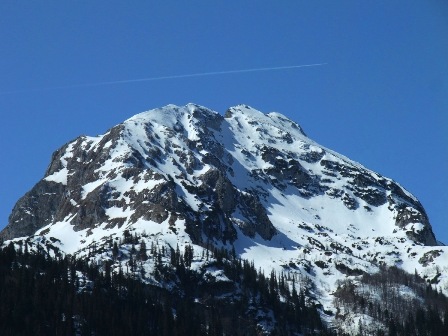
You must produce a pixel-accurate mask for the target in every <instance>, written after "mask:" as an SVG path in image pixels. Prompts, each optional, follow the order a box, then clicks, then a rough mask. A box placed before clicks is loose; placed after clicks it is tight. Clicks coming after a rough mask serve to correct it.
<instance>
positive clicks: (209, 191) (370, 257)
mask: <svg viewBox="0 0 448 336" xmlns="http://www.w3.org/2000/svg"><path fill="white" fill-rule="evenodd" d="M0 237H1V239H3V240H5V241H6V242H5V243H4V245H5V246H6V245H8V244H10V243H11V242H12V243H13V244H14V245H15V246H16V247H17V248H19V245H20V246H23V244H25V245H26V247H27V249H28V248H29V249H30V250H32V251H38V250H39V251H46V253H48V255H50V256H53V257H55V256H56V257H57V256H64V255H72V256H75V257H77V258H79V259H83V260H88V261H91V262H95V264H97V265H98V266H99V267H100V269H104V267H105V265H106V264H108V263H110V266H111V270H112V272H118V271H119V270H122V269H123V270H126V272H127V273H129V274H133V275H134V276H136V277H139V278H140V280H141V281H143V282H145V283H148V284H152V285H157V286H159V287H163V288H168V289H170V288H173V286H175V285H176V281H174V280H172V279H171V280H170V281H168V280H167V278H166V277H165V278H164V277H163V276H162V277H160V274H159V275H157V274H156V272H154V270H155V269H156V268H157V265H156V264H157V263H159V264H163V265H166V266H167V267H168V266H169V265H172V263H171V264H170V260H171V261H172V258H173V255H174V253H175V252H174V251H176V250H177V251H180V252H179V253H180V254H182V256H184V257H185V258H186V259H187V261H188V262H187V264H188V267H189V269H191V270H192V271H195V272H197V273H198V274H201V276H202V277H203V280H204V279H208V280H207V281H210V282H212V283H221V284H225V283H228V282H231V280H230V279H229V277H228V276H227V275H226V274H225V272H224V271H223V270H217V269H216V268H214V267H212V266H211V264H210V259H209V257H208V255H209V251H217V250H222V251H227V254H225V255H227V256H229V255H233V257H234V258H236V257H237V258H241V259H242V260H247V261H250V262H253V265H254V267H255V269H259V270H261V271H262V272H264V273H265V274H277V276H278V277H280V275H281V277H282V278H283V276H284V277H285V278H286V279H287V280H286V282H287V284H288V286H289V287H291V286H297V287H298V288H299V287H300V288H305V287H306V289H307V295H308V300H309V302H310V303H312V304H314V305H315V306H316V307H319V309H320V311H321V313H322V316H323V318H324V320H326V321H327V323H328V324H329V325H335V326H337V327H338V328H340V330H345V331H346V332H348V333H351V332H352V331H351V329H350V328H351V327H352V326H353V325H356V326H359V325H363V323H368V321H371V319H373V320H375V318H373V317H372V316H370V315H369V314H367V313H362V314H361V313H357V314H351V315H350V316H348V315H347V309H348V308H347V307H346V306H345V308H344V307H342V306H343V305H341V300H342V299H341V297H343V296H342V295H341V293H344V289H347V288H349V286H350V285H354V286H355V287H356V288H357V289H356V290H358V291H359V290H361V289H363V288H364V289H365V288H368V286H372V284H371V283H368V282H367V281H368V280H366V279H370V278H368V276H371V277H374V276H375V274H384V272H387V271H386V269H387V268H388V267H393V269H398V270H401V271H406V272H408V273H411V274H415V277H418V278H419V279H423V280H422V281H423V283H425V284H427V285H431V286H432V288H433V289H437V290H439V291H441V292H443V293H444V294H448V277H447V275H446V270H447V266H448V253H447V248H446V247H445V246H439V245H440V244H438V242H437V240H436V238H435V236H434V234H433V232H432V229H431V225H430V223H429V220H428V216H427V215H426V213H425V210H424V208H423V206H422V205H421V204H420V202H419V201H418V200H417V199H416V198H415V197H414V196H413V195H412V194H410V193H409V192H408V191H407V190H406V189H404V188H403V187H402V186H400V185H399V184H398V183H397V182H395V181H393V180H391V179H389V178H386V177H383V176H381V175H380V174H378V173H375V172H373V171H371V170H369V169H367V168H365V167H363V166H362V165H361V164H359V163H356V162H354V161H351V160H350V159H348V158H346V157H344V156H342V155H340V154H338V153H336V152H334V151H332V150H330V149H327V148H324V147H323V146H320V145H319V144H317V143H316V142H314V141H313V140H311V139H310V138H308V137H307V135H306V134H305V133H304V131H303V130H302V128H301V127H300V126H299V125H298V124H297V123H295V122H294V121H292V120H290V119H288V118H287V117H285V116H284V115H282V114H280V113H276V112H271V113H268V114H263V113H262V112H260V111H257V110H256V109H253V108H251V107H249V106H246V105H239V106H235V107H231V108H229V109H228V110H227V111H226V112H225V114H224V115H221V114H219V113H217V112H214V111H212V110H210V109H207V108H205V107H202V106H199V105H195V104H188V105H186V106H183V107H179V106H174V105H168V106H165V107H162V108H159V109H154V110H150V111H147V112H143V113H140V114H137V115H135V116H133V117H132V118H130V119H128V120H126V121H125V122H123V123H122V124H120V125H117V126H115V127H113V128H111V129H110V130H109V131H107V132H106V133H105V134H104V135H100V136H96V137H89V136H81V137H79V138H77V139H75V140H73V141H71V142H69V143H68V144H66V145H64V146H63V147H61V148H60V149H59V150H57V151H56V152H55V153H54V154H53V156H52V159H51V162H50V165H49V167H48V169H47V171H46V172H45V176H44V178H43V179H42V180H40V181H39V182H38V183H37V184H36V185H35V186H34V187H33V188H32V189H31V190H30V191H29V192H28V193H26V194H25V195H24V196H23V197H22V198H21V199H20V200H19V201H18V202H17V204H16V205H15V207H14V209H13V211H12V213H11V215H10V217H9V223H8V225H7V226H6V227H5V229H4V230H3V231H2V232H1V233H0ZM156 249H157V250H159V249H161V250H162V251H163V253H162V256H159V257H158V258H156V257H155V255H154V251H155V250H156ZM139 255H140V256H141V255H144V256H145V257H144V258H138V259H139V265H140V266H139V267H140V269H141V270H143V271H142V272H138V271H137V270H136V269H135V267H129V266H130V265H131V266H132V263H133V262H134V261H135V260H136V259H137V256H139ZM170 258H171V259H170ZM272 272H273V273H272ZM397 272H398V271H397ZM361 277H363V279H364V280H365V281H366V282H363V281H359V279H360V278H361ZM401 277H402V278H405V276H404V275H403V276H401ZM394 279H395V278H394ZM347 281H348V282H347ZM369 281H370V280H369ZM396 285H397V288H398V289H400V288H401V289H400V291H401V292H400V293H399V294H397V296H398V297H401V298H402V297H405V296H406V295H411V296H413V297H415V298H419V296H420V295H421V294H419V293H418V290H417V289H416V288H417V287H418V286H417V287H415V288H414V287H412V286H411V285H409V284H408V286H405V285H401V284H399V283H397V284H396ZM366 286H367V287H366ZM400 286H405V287H400ZM370 288H371V287H370ZM351 293H352V294H353V293H355V289H353V290H352V292H351ZM357 293H358V292H357ZM347 295H348V294H347V293H346V295H345V297H348V296H347ZM357 295H358V296H359V295H360V294H359V293H358V294H357ZM361 296H362V295H361ZM382 299H383V298H382V297H381V296H380V294H378V295H377V298H370V300H373V302H375V300H377V301H381V300H382ZM417 301H418V300H417ZM422 302H423V301H422ZM344 309H345V313H344ZM341 316H343V318H341ZM376 320H377V322H376V323H377V324H374V323H373V322H372V323H371V324H372V325H376V326H377V327H378V328H380V329H381V328H382V326H381V323H383V322H381V321H379V319H378V318H377V319H376ZM378 321H379V322H378Z"/></svg>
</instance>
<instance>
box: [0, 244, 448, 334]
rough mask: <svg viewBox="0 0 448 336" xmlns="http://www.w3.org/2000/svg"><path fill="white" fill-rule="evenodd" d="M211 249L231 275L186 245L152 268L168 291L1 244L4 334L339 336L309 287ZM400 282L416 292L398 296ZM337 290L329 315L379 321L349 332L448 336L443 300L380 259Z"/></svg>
mask: <svg viewBox="0 0 448 336" xmlns="http://www.w3.org/2000/svg"><path fill="white" fill-rule="evenodd" d="M136 253H137V252H136ZM157 253H159V255H160V253H161V251H159V252H156V254H157ZM167 253H168V252H167ZM211 253H212V256H211V257H212V258H213V260H214V261H213V263H214V264H213V267H215V268H216V269H219V270H222V271H223V272H224V274H225V275H226V276H227V278H228V279H229V280H230V281H227V282H204V281H203V280H201V277H202V276H203V274H202V275H201V274H199V273H198V272H197V271H193V270H191V268H190V265H191V256H192V250H191V249H190V248H189V247H187V248H186V249H185V252H184V253H180V252H179V250H178V249H177V250H174V249H172V250H171V251H169V254H170V255H171V262H170V264H169V265H166V264H163V263H158V264H157V265H156V269H155V270H154V274H155V275H156V276H157V277H158V278H159V280H161V281H162V282H163V281H164V282H170V281H172V280H173V279H176V281H175V282H176V284H177V285H176V286H175V287H173V288H171V289H170V290H167V289H164V288H161V287H160V286H154V285H150V284H145V283H144V282H142V281H141V279H140V278H137V277H135V276H129V275H126V274H129V273H127V272H123V271H122V270H121V269H120V270H119V271H118V272H116V271H112V270H111V265H110V264H109V263H105V264H103V265H102V266H98V265H94V264H93V263H91V262H87V261H85V260H80V259H76V258H73V257H70V256H66V257H56V258H50V257H49V255H48V253H46V252H44V250H40V251H38V252H37V253H36V252H33V253H30V252H29V251H28V249H27V245H26V244H25V248H20V249H17V248H16V247H15V246H14V244H10V245H9V246H7V247H5V248H3V249H2V250H0V330H1V335H14V336H16V335H89V336H90V335H261V334H269V335H346V334H344V333H343V332H342V331H341V329H340V328H338V327H337V322H336V323H332V324H330V325H325V324H324V323H323V321H322V319H321V316H323V315H327V314H328V315H331V312H326V311H322V309H321V307H319V306H318V305H315V304H313V303H312V300H310V297H312V293H310V291H309V290H310V288H307V287H306V286H304V287H303V288H295V287H294V286H293V287H292V289H291V287H290V286H288V281H289V280H291V279H286V278H285V276H284V275H282V274H276V273H274V272H272V273H271V274H270V275H265V274H264V273H262V272H261V271H259V270H256V269H255V267H254V265H253V263H250V262H248V261H246V260H241V259H238V258H236V257H235V256H234V255H233V254H232V253H229V252H228V251H227V250H225V249H212V252H211ZM135 265H136V263H135V262H134V263H133V264H131V267H137V266H135ZM135 273H138V271H137V272H135ZM400 286H406V287H407V288H410V289H412V290H413V291H414V293H417V294H418V297H406V296H403V295H400V294H399V293H398V292H397V291H396V289H397V288H400ZM372 295H377V296H380V297H383V298H385V299H384V300H382V301H374V300H371V299H370V298H371V297H372ZM334 297H335V307H336V310H337V312H336V315H333V316H328V315H327V317H330V319H331V318H334V320H335V321H342V320H343V319H344V318H345V316H344V314H346V313H347V312H350V313H356V314H366V315H368V316H372V317H374V318H375V320H377V321H380V322H381V323H382V326H383V327H378V328H377V329H373V330H374V332H373V333H372V326H366V325H363V324H360V325H359V328H358V330H357V331H356V333H355V334H354V335H356V336H363V335H369V336H370V335H378V336H385V335H390V336H401V335H402V336H407V335H418V336H446V335H448V298H447V297H446V296H444V295H443V294H441V293H440V292H438V291H437V290H434V289H433V288H432V287H431V286H430V284H428V283H427V281H425V280H424V279H422V278H420V277H419V276H418V275H416V274H414V275H412V274H408V273H405V272H404V271H402V270H400V269H398V268H386V267H383V268H381V271H380V272H378V273H376V274H364V275H362V276H361V277H360V278H359V281H358V283H357V285H356V286H355V285H354V284H353V283H352V282H350V281H348V280H344V281H341V282H340V284H339V286H338V289H337V291H336V292H335V293H334ZM350 335H353V333H350Z"/></svg>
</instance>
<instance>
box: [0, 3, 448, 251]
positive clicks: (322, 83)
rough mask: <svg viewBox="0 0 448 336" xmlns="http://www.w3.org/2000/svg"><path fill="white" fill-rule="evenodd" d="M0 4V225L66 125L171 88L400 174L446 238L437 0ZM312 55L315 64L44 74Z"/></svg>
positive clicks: (167, 93)
mask: <svg viewBox="0 0 448 336" xmlns="http://www.w3.org/2000/svg"><path fill="white" fill-rule="evenodd" d="M0 13H1V15H0V43H1V48H0V74H1V76H0V113H1V117H2V131H1V132H0V141H1V146H0V155H1V156H0V157H1V162H2V163H1V174H0V186H1V189H0V228H1V227H3V226H4V225H6V223H7V217H8V215H9V213H10V211H11V209H12V207H13V205H14V203H15V202H16V200H17V199H18V198H19V197H20V196H22V195H23V194H24V193H25V192H26V191H28V190H29V189H30V188H31V187H32V186H33V185H34V184H35V183H36V182H37V181H38V180H39V179H40V178H42V176H43V174H44V171H45V169H46V167H47V165H48V164H49V162H50V157H51V154H52V152H53V151H54V150H56V149H57V148H59V147H60V146H62V145H63V144H64V143H66V142H68V141H69V140H72V139H74V138H75V137H77V136H79V135H81V134H86V135H96V134H101V133H103V132H105V131H106V130H107V129H108V128H109V127H112V126H114V125H115V124H118V123H120V122H122V121H124V120H125V119H127V118H129V117H131V116H132V115H134V114H136V113H138V112H142V111H144V110H148V109H151V108H155V107H159V106H163V105H166V104H169V103H173V104H178V105H184V104H186V103H188V102H194V103H197V104H201V105H204V106H207V107H210V108H212V109H215V110H217V111H220V112H224V111H225V110H226V109H227V108H228V107H230V106H233V105H236V104H240V103H244V104H248V105H251V106H253V107H255V108H258V109H259V110H261V111H263V112H270V111H278V112H281V113H283V114H285V115H287V116H288V117H290V118H291V119H293V120H295V121H297V122H298V123H299V124H301V125H302V127H303V128H304V130H305V132H306V133H307V134H308V135H309V136H310V137H311V138H313V139H314V140H316V141H317V142H319V143H321V144H322V145H324V146H326V147H329V148H331V149H334V150H336V151H338V152H340V153H342V154H344V155H346V156H348V157H350V158H352V159H353V160H356V161H358V162H360V163H362V164H364V165H365V166H367V167H368V168H371V169H373V170H376V171H378V172H379V173H381V174H383V175H385V176H388V177H391V178H393V179H395V180H396V181H398V182H399V183H400V184H402V185H403V186H404V187H405V188H406V189H408V190H409V191H411V192H412V193H413V194H414V195H416V196H417V197H418V198H419V199H420V200H421V202H422V203H423V205H424V207H425V208H426V210H427V212H428V215H429V217H430V221H431V223H432V225H433V228H434V231H435V233H436V235H437V237H438V238H439V239H440V240H442V241H443V242H445V243H448V216H447V210H448V192H447V188H448V178H447V176H448V150H447V147H448V146H447V145H448V3H447V2H446V1H444V0H439V1H437V0H424V1H423V0H421V1H418V0H416V1H407V0H403V1H389V0H387V1H333V0H329V1H188V2H187V1H130V2H126V1H98V0H96V1H40V2H38V1H34V2H31V1H12V0H3V1H1V2H0ZM310 63H328V65H325V66H320V67H309V68H300V69H289V70H277V71H263V72H251V73H240V74H226V75H219V76H206V77H194V78H193V77H192V78H179V79H166V80H157V81H147V82H131V83H127V84H115V85H98V86H86V87H72V88H65V89H61V88H58V89H56V88H55V87H65V86H76V85H80V84H89V83H101V82H109V81H122V80H132V79H139V78H147V77H159V76H170V75H184V74H194V73H204V72H214V71H227V70H229V71H231V70H239V69H252V68H266V67H278V66H288V65H300V64H310ZM52 88H53V89H52Z"/></svg>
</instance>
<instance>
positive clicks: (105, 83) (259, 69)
mask: <svg viewBox="0 0 448 336" xmlns="http://www.w3.org/2000/svg"><path fill="white" fill-rule="evenodd" d="M326 64H328V63H315V64H302V65H289V66H281V67H270V68H255V69H242V70H227V71H213V72H201V73H193V74H186V75H171V76H160V77H148V78H137V79H126V80H118V81H109V82H97V83H85V84H75V85H66V86H52V87H44V88H35V89H24V90H14V91H3V92H0V95H5V94H13V93H21V92H31V91H47V90H61V89H74V88H82V87H91V86H102V85H114V84H126V83H135V82H149V81H157V80H164V79H179V78H191V77H205V76H217V75H229V74H238V73H245V72H259V71H273V70H287V69H296V68H305V67H315V66H322V65H326Z"/></svg>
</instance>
